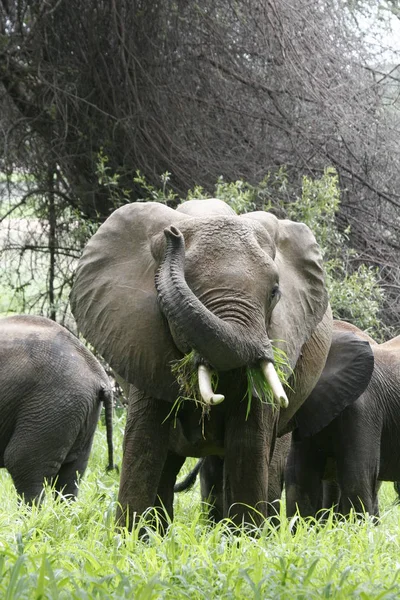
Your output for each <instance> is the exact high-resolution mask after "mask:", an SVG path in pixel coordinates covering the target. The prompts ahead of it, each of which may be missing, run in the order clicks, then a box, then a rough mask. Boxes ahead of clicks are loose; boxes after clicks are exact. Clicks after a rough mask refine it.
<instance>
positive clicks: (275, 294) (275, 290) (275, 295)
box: [271, 283, 281, 306]
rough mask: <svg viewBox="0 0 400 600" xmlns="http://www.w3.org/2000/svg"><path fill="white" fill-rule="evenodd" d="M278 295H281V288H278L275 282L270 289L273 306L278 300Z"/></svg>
mask: <svg viewBox="0 0 400 600" xmlns="http://www.w3.org/2000/svg"><path fill="white" fill-rule="evenodd" d="M280 297H281V290H280V289H279V285H278V284H277V283H276V284H275V285H274V287H273V288H272V290H271V300H272V303H273V306H275V304H276V303H277V302H278V300H279V298H280Z"/></svg>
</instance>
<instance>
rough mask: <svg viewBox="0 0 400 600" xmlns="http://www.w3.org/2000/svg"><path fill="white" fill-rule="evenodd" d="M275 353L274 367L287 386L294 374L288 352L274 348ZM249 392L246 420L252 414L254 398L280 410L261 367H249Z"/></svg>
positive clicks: (247, 370) (247, 371)
mask: <svg viewBox="0 0 400 600" xmlns="http://www.w3.org/2000/svg"><path fill="white" fill-rule="evenodd" d="M272 348H273V352H274V366H275V370H276V372H277V374H278V377H279V379H280V381H281V382H282V384H287V382H288V379H289V377H290V375H292V374H293V371H292V369H291V368H290V365H289V361H288V359H287V355H286V352H284V350H281V349H280V348H277V347H276V346H273V347H272ZM246 375H247V392H246V395H245V398H247V411H246V420H247V419H248V416H249V414H250V409H251V402H252V399H253V397H256V398H258V400H260V402H262V403H263V404H270V405H271V406H273V407H275V408H278V407H277V406H276V402H275V400H274V396H273V394H272V390H271V386H270V385H269V383H268V382H267V381H266V379H265V377H264V375H263V374H262V372H261V369H260V368H259V367H247V369H246Z"/></svg>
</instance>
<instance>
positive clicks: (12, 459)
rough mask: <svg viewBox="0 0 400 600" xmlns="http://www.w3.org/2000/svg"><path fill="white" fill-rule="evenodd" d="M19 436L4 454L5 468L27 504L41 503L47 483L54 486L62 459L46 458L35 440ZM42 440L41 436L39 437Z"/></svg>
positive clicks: (12, 440) (12, 441)
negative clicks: (22, 440)
mask: <svg viewBox="0 0 400 600" xmlns="http://www.w3.org/2000/svg"><path fill="white" fill-rule="evenodd" d="M21 439H22V438H21V437H20V436H19V435H17V436H15V437H13V438H11V440H10V442H9V444H8V446H7V448H6V451H5V453H4V466H5V468H6V469H7V471H8V472H9V473H10V475H11V477H12V479H13V482H14V485H15V488H16V490H17V493H18V495H19V496H21V497H22V498H23V499H24V501H25V502H27V503H29V504H32V503H34V502H39V501H40V498H41V496H42V494H43V486H44V483H45V482H48V483H49V484H52V483H53V481H54V477H55V476H56V474H57V472H58V470H59V468H60V464H61V462H62V457H61V458H60V457H59V456H57V457H54V456H51V457H49V456H46V454H45V453H44V452H43V448H42V447H40V448H37V439H38V438H37V436H35V439H36V445H35V442H34V441H33V440H27V439H26V438H25V439H24V442H23V443H22V442H21V441H20V440H21ZM39 440H40V436H39Z"/></svg>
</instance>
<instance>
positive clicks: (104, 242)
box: [70, 202, 190, 398]
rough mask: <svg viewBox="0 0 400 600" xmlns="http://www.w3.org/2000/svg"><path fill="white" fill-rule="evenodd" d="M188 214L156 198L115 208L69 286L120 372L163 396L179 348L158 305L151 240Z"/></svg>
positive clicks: (85, 325) (87, 329) (84, 324)
mask: <svg viewBox="0 0 400 600" xmlns="http://www.w3.org/2000/svg"><path fill="white" fill-rule="evenodd" d="M188 218H190V217H188V216H187V215H185V214H180V213H178V212H176V211H175V210H172V209H171V208H168V207H167V206H164V205H162V204H160V203H156V202H147V203H135V204H127V205H125V206H123V207H121V208H119V209H117V210H116V211H115V212H113V213H112V215H111V216H110V217H109V218H108V219H107V221H105V223H103V225H101V227H100V228H99V229H98V231H97V232H96V233H95V235H94V236H93V237H92V238H91V239H90V240H89V242H88V244H87V246H86V248H85V250H84V252H83V254H82V257H81V259H80V261H79V264H78V268H77V271H76V275H75V282H74V285H73V288H72V292H71V298H70V302H71V308H72V312H73V314H74V317H75V319H76V321H77V324H78V328H79V330H80V331H81V332H82V334H83V335H84V337H85V338H86V340H87V341H88V342H90V343H91V344H92V345H93V346H94V347H95V349H96V350H97V351H98V352H99V353H100V354H101V355H102V356H103V358H104V359H105V360H106V361H107V362H108V363H109V364H110V366H111V367H112V368H113V369H114V370H115V371H116V372H117V373H118V375H120V377H122V378H123V379H124V380H126V381H127V382H129V383H133V384H134V385H135V386H136V387H137V388H139V389H144V390H146V391H147V392H148V393H149V394H152V395H154V396H155V397H165V391H164V392H163V391H162V390H164V389H165V388H170V389H171V398H172V397H173V394H174V389H173V382H174V379H173V378H172V374H171V368H170V362H171V361H173V360H174V359H177V358H180V356H181V355H180V354H179V353H178V351H177V349H176V347H175V345H174V343H173V341H172V337H171V334H170V332H169V328H168V324H167V322H166V320H165V319H164V317H163V316H162V314H161V312H160V309H159V307H158V301H157V294H156V290H155V285H154V276H155V272H156V269H157V267H158V262H157V261H156V260H155V259H154V257H153V254H152V247H153V246H152V244H153V245H154V241H157V242H158V245H162V244H163V240H164V235H163V233H162V232H163V230H164V228H165V227H167V226H169V225H171V224H178V223H180V222H181V221H187V220H188ZM156 245H157V244H156ZM175 393H176V390H175Z"/></svg>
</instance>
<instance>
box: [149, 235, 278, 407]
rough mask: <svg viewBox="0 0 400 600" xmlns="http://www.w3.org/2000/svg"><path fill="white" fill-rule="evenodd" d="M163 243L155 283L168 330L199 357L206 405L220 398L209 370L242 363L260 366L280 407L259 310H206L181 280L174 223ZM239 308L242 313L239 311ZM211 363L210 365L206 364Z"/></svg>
mask: <svg viewBox="0 0 400 600" xmlns="http://www.w3.org/2000/svg"><path fill="white" fill-rule="evenodd" d="M164 234H165V237H166V241H167V245H166V251H165V255H164V260H163V261H162V263H161V265H160V268H159V269H158V271H157V273H156V278H155V285H156V289H157V293H158V300H159V303H160V306H161V308H162V311H163V313H164V314H165V316H166V317H167V320H168V323H169V327H170V330H171V333H172V335H173V338H174V340H175V341H176V343H177V345H178V347H179V348H180V350H181V351H183V352H184V353H186V352H189V351H191V350H195V351H196V353H197V354H198V355H199V356H201V357H202V359H204V360H201V361H200V363H198V365H197V375H198V385H199V392H200V396H201V398H202V400H203V401H204V402H205V403H206V404H207V405H209V406H211V405H216V404H219V403H221V402H222V401H223V400H224V396H223V395H222V394H216V393H214V392H213V389H212V384H211V375H212V369H216V370H218V371H228V370H233V369H237V368H241V367H244V366H247V365H255V364H257V365H259V367H260V370H261V372H262V374H263V376H264V378H265V380H266V382H267V383H268V384H269V386H270V388H271V391H272V394H273V396H274V399H275V401H276V402H277V403H278V404H279V405H280V406H283V407H286V406H288V399H287V396H286V394H285V391H284V389H283V386H282V384H281V382H280V380H279V377H278V374H277V372H276V370H275V367H274V364H273V360H274V357H273V351H272V346H271V342H270V340H269V339H268V336H267V333H266V329H265V322H264V318H263V317H262V315H261V314H258V312H254V313H252V314H251V315H250V316H249V315H247V319H246V322H245V323H243V322H242V321H243V319H241V318H240V317H239V316H238V319H237V320H235V318H233V317H232V316H231V318H230V319H228V318H220V317H219V316H217V315H216V314H215V313H214V312H212V311H211V310H209V309H208V308H207V307H206V306H205V305H204V304H203V303H202V302H201V301H200V300H199V298H198V297H197V296H196V295H195V294H194V293H193V291H192V290H191V289H190V288H189V286H188V284H187V282H186V280H185V269H184V263H185V242H184V238H183V235H182V233H181V232H180V231H179V230H178V229H177V228H176V227H174V226H171V227H169V228H167V229H165V230H164ZM240 309H241V312H246V311H243V310H242V307H240ZM210 365H211V366H212V368H211V366H210Z"/></svg>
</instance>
